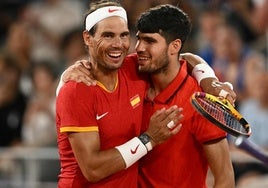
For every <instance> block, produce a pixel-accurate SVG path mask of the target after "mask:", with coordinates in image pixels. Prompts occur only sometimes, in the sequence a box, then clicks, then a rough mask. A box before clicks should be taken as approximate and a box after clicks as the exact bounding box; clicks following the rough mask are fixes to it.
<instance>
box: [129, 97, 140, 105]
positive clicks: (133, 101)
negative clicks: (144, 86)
mask: <svg viewBox="0 0 268 188" xmlns="http://www.w3.org/2000/svg"><path fill="white" fill-rule="evenodd" d="M140 103H141V99H140V96H139V95H135V96H134V97H132V98H131V99H130V104H131V106H132V107H133V108H136V107H137V106H139V105H140Z"/></svg>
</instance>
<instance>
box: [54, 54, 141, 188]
mask: <svg viewBox="0 0 268 188" xmlns="http://www.w3.org/2000/svg"><path fill="white" fill-rule="evenodd" d="M133 58H134V57H130V58H127V59H126V60H125V62H124V64H123V67H122V68H121V69H120V71H119V74H118V85H117V87H116V89H115V91H113V92H107V91H106V90H105V89H104V87H103V86H102V85H101V84H98V86H86V85H84V84H82V83H75V82H72V81H71V82H68V83H66V84H65V85H64V86H63V87H62V88H61V90H60V93H59V95H58V98H57V108H56V109H57V131H58V147H59V154H60V161H61V174H60V175H59V178H60V180H59V187H64V188H71V187H72V188H80V187H81V188H87V187H90V188H91V187H102V188H103V187H129V188H131V187H133V188H134V187H135V188H136V187H137V170H138V167H137V163H136V164H135V165H133V166H131V167H130V168H128V169H126V170H123V171H121V172H118V173H116V174H114V175H111V176H109V177H108V178H106V179H104V180H101V181H99V182H98V183H94V184H92V183H90V182H88V181H86V179H85V178H84V176H83V175H82V173H81V171H80V168H79V166H78V164H77V162H76V160H75V157H74V154H73V152H72V148H71V146H70V143H69V141H68V138H67V135H66V133H65V132H68V131H76V132H79V131H96V130H98V131H99V135H100V141H101V149H102V150H105V149H109V148H113V147H115V146H118V145H121V144H123V143H125V142H127V141H128V140H130V139H132V138H133V137H135V136H138V135H139V134H140V129H141V121H142V110H143V100H144V95H145V82H144V81H142V80H140V79H138V77H137V75H136V71H135V69H134V67H135V63H134V62H133V60H135V59H133ZM103 114H104V115H103ZM102 115H103V117H102V118H101V119H99V120H97V119H96V117H97V116H99V117H101V116H102ZM96 128H97V129H96ZM60 130H61V132H60ZM88 160H90V159H88Z"/></svg>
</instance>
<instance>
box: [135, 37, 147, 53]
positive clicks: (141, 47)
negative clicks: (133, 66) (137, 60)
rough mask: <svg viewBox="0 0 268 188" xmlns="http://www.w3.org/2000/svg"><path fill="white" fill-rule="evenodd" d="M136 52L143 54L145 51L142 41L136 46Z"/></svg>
mask: <svg viewBox="0 0 268 188" xmlns="http://www.w3.org/2000/svg"><path fill="white" fill-rule="evenodd" d="M135 49H136V52H142V51H145V48H144V45H143V44H142V42H141V41H139V40H138V41H137V43H136V46H135Z"/></svg>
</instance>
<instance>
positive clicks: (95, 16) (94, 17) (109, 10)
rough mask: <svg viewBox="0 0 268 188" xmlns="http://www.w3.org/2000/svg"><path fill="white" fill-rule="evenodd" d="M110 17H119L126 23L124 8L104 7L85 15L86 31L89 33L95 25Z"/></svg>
mask: <svg viewBox="0 0 268 188" xmlns="http://www.w3.org/2000/svg"><path fill="white" fill-rule="evenodd" d="M111 16H119V17H121V18H123V19H124V20H126V22H127V13H126V11H125V9H124V8H122V7H118V6H106V7H102V8H99V9H97V10H95V11H94V12H92V13H91V14H89V15H87V17H86V30H88V31H89V30H90V29H91V28H92V27H93V26H94V25H95V24H96V23H98V22H99V21H101V20H103V19H105V18H108V17H111Z"/></svg>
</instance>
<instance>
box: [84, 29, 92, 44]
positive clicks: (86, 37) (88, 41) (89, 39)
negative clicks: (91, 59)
mask: <svg viewBox="0 0 268 188" xmlns="http://www.w3.org/2000/svg"><path fill="white" fill-rule="evenodd" d="M83 39H84V43H85V45H86V46H90V45H91V37H90V34H89V33H88V31H86V30H85V31H83Z"/></svg>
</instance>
